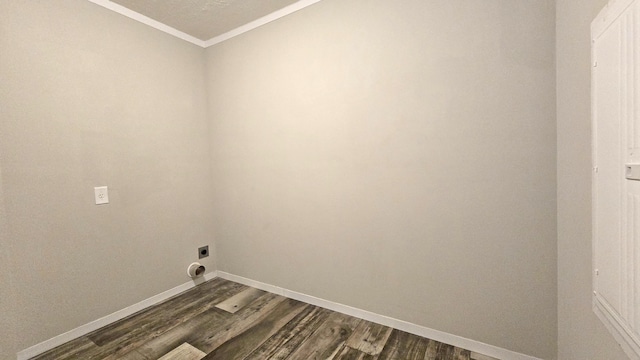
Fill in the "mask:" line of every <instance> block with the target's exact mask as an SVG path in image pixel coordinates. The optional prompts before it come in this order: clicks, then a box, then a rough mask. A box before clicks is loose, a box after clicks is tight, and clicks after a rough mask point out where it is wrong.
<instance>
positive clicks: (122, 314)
mask: <svg viewBox="0 0 640 360" xmlns="http://www.w3.org/2000/svg"><path fill="white" fill-rule="evenodd" d="M217 276H218V275H217V272H216V271H212V272H210V273H207V274H205V275H204V276H203V277H202V278H197V279H195V280H192V281H189V282H186V283H184V284H182V285H178V286H176V287H174V288H173V289H170V290H167V291H165V292H163V293H160V294H158V295H155V296H152V297H150V298H148V299H146V300H142V301H140V302H139V303H137V304H134V305H131V306H128V307H126V308H124V309H122V310H118V311H116V312H114V313H113V314H110V315H107V316H105V317H102V318H100V319H98V320H94V321H92V322H90V323H88V324H85V325H81V326H79V327H77V328H75V329H73V330H70V331H67V332H66V333H64V334H61V335H58V336H56V337H53V338H51V339H49V340H45V341H43V342H41V343H39V344H36V345H34V346H31V347H30V348H27V349H25V350H22V351H20V352H18V354H17V357H18V360H27V359H30V358H32V357H34V356H37V355H40V354H42V353H44V352H46V351H49V350H51V349H53V348H56V347H58V346H60V345H62V344H64V343H67V342H69V341H71V340H74V339H77V338H79V337H82V336H85V335H87V334H89V333H90V332H92V331H95V330H98V329H100V328H102V327H104V326H107V325H109V324H112V323H114V322H116V321H118V320H121V319H124V318H126V317H127V316H130V315H133V314H135V313H137V312H138V311H141V310H144V309H146V308H148V307H150V306H153V305H155V304H158V303H160V302H162V301H164V300H167V299H169V298H170V297H173V296H176V295H178V294H180V293H182V292H184V291H187V290H189V289H191V288H192V287H194V286H196V285H198V284H200V283H202V282H205V281H208V280H211V279H214V278H216V277H217Z"/></svg>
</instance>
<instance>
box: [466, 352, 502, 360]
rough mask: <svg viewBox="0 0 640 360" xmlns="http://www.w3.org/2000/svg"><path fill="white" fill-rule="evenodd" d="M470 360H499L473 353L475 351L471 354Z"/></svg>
mask: <svg viewBox="0 0 640 360" xmlns="http://www.w3.org/2000/svg"><path fill="white" fill-rule="evenodd" d="M469 358H470V359H471V360H498V359H496V358H492V357H491V356H487V355H482V354H480V353H477V352H473V351H471V354H470V355H469Z"/></svg>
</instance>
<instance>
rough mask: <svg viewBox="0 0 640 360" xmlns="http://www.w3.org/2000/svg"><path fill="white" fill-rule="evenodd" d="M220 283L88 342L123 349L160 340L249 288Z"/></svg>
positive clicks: (122, 322) (208, 284) (144, 313)
mask: <svg viewBox="0 0 640 360" xmlns="http://www.w3.org/2000/svg"><path fill="white" fill-rule="evenodd" d="M216 280H217V279H214V280H212V281H208V282H206V283H203V284H201V285H199V286H197V287H195V288H193V289H191V291H187V292H185V293H182V294H180V295H178V296H176V297H173V298H171V299H168V300H167V301H165V302H163V303H161V304H158V305H156V306H153V307H151V308H149V309H147V310H143V311H142V312H139V313H137V314H134V315H132V316H130V317H127V318H125V319H123V320H120V321H118V322H116V323H114V324H112V325H109V326H107V327H105V328H103V329H100V330H98V331H96V332H94V333H91V334H89V335H88V338H89V339H91V340H92V341H93V342H94V343H96V345H98V346H105V345H107V344H110V343H115V342H117V343H119V344H120V347H121V348H123V347H124V346H122V345H123V344H124V343H127V344H132V345H135V344H137V343H138V341H137V340H140V339H145V338H146V337H147V336H149V335H151V336H157V334H159V333H162V332H164V331H167V330H168V329H170V328H172V327H173V326H175V325H178V324H180V323H181V322H183V321H185V320H188V319H189V318H191V317H193V316H196V315H198V314H199V313H201V312H203V311H206V310H207V309H209V308H211V307H213V306H215V305H216V304H217V303H219V302H222V301H224V300H225V299H227V298H228V297H230V296H233V295H235V294H236V293H238V292H240V291H242V290H244V289H246V288H247V287H246V286H244V285H240V284H237V283H234V282H231V281H226V280H218V281H216Z"/></svg>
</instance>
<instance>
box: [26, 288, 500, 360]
mask: <svg viewBox="0 0 640 360" xmlns="http://www.w3.org/2000/svg"><path fill="white" fill-rule="evenodd" d="M34 359H38V360H45V359H113V360H115V359H131V360H157V359H161V360H200V359H205V360H217V359H221V360H234V359H238V360H239V359H288V360H294V359H295V360H308V359H323V360H324V359H332V360H340V359H342V360H345V359H353V360H411V359H420V360H432V359H438V360H467V359H469V360H487V359H492V358H489V357H487V356H484V355H480V354H476V353H472V352H470V351H468V350H464V349H460V348H457V347H454V346H451V345H446V344H443V343H440V342H437V341H433V340H429V339H426V338H422V337H419V336H416V335H412V334H408V333H406V332H402V331H399V330H396V329H392V328H389V327H386V326H382V325H378V324H374V323H371V322H369V321H365V320H361V319H357V318H354V317H352V316H347V315H344V314H341V313H337V312H334V311H330V310H327V309H323V308H320V307H317V306H313V305H309V304H305V303H302V302H300V301H296V300H292V299H288V298H285V297H282V296H279V295H275V294H271V293H268V292H264V291H261V290H257V289H254V288H250V287H247V286H244V285H241V284H237V283H234V282H231V281H227V280H223V279H220V278H216V279H214V280H211V281H208V282H206V283H204V284H201V285H199V286H196V287H195V288H193V289H191V290H189V291H187V292H184V293H182V294H180V295H178V296H176V297H173V298H171V299H169V300H167V301H165V302H163V303H161V304H158V305H156V306H153V307H151V308H148V309H146V310H144V311H141V312H139V313H137V314H134V315H132V316H130V317H128V318H126V319H123V320H120V321H118V322H116V323H114V324H111V325H109V326H106V327H104V328H102V329H99V330H97V331H95V332H93V333H90V334H88V335H86V336H83V337H81V338H79V339H76V340H74V341H71V342H69V343H66V344H64V345H62V346H60V347H58V348H55V349H53V350H51V351H49V352H47V353H44V354H42V355H39V356H37V357H35V358H34Z"/></svg>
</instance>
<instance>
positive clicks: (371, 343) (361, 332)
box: [346, 320, 393, 355]
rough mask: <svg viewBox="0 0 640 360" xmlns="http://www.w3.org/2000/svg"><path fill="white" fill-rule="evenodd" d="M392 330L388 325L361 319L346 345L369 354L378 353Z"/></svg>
mask: <svg viewBox="0 0 640 360" xmlns="http://www.w3.org/2000/svg"><path fill="white" fill-rule="evenodd" d="M392 330H393V329H392V328H390V327H388V326H384V325H380V324H375V323H372V322H370V321H364V320H363V321H361V322H360V324H359V325H358V327H357V328H356V329H355V331H354V332H353V334H351V336H350V337H349V339H348V340H347V343H346V345H347V346H349V347H351V348H353V349H355V350H360V351H362V352H364V353H366V354H369V355H378V354H380V353H381V352H382V348H383V347H384V344H385V343H386V342H387V339H389V336H390V335H391V331H392Z"/></svg>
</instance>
